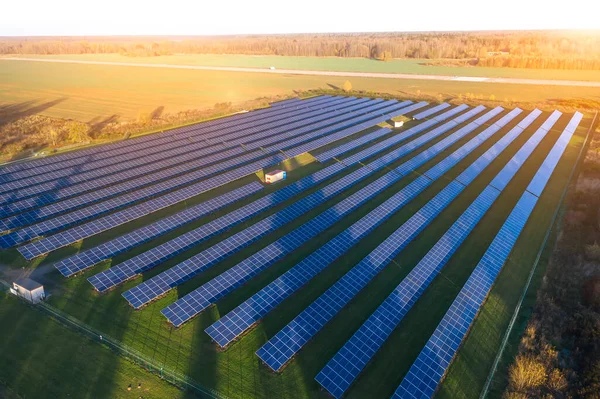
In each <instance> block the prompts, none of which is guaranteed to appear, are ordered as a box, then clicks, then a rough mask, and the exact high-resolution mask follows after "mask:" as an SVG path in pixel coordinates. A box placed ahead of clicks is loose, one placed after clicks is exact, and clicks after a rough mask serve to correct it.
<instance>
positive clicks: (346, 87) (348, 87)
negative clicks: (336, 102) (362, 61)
mask: <svg viewBox="0 0 600 399" xmlns="http://www.w3.org/2000/svg"><path fill="white" fill-rule="evenodd" d="M342 90H344V91H345V92H346V93H350V92H351V91H352V83H350V81H349V80H347V81H345V82H344V85H343V86H342Z"/></svg>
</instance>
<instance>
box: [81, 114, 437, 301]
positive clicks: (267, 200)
mask: <svg viewBox="0 0 600 399" xmlns="http://www.w3.org/2000/svg"><path fill="white" fill-rule="evenodd" d="M423 129H424V128H423V127H422V126H421V125H419V126H415V127H413V128H411V129H409V130H407V131H406V132H404V133H403V134H402V136H401V137H399V136H393V137H390V138H388V139H386V140H384V141H382V142H380V143H378V144H376V145H374V146H372V147H370V148H367V149H364V150H362V151H360V152H359V153H357V154H354V155H352V156H351V157H349V158H346V159H343V163H337V164H334V165H332V166H330V167H327V168H325V169H323V170H321V171H319V172H316V173H314V174H313V175H311V176H308V177H306V178H304V179H302V180H300V181H299V182H297V183H294V184H293V185H292V186H293V187H290V186H288V187H286V188H284V189H282V190H279V191H278V192H276V193H273V194H270V195H268V196H266V197H264V198H262V199H259V200H257V201H255V202H253V203H251V204H248V205H246V206H245V207H243V208H242V209H240V210H238V211H235V212H232V213H230V214H228V215H225V216H223V217H221V218H219V219H217V220H215V221H213V222H210V223H209V224H207V225H206V226H203V227H199V228H198V229H195V230H193V231H191V232H189V233H186V234H184V235H182V236H180V237H177V238H175V239H173V240H171V241H168V242H166V243H164V244H162V245H160V246H158V247H156V248H153V249H152V250H150V251H148V252H145V253H143V254H140V255H138V256H136V257H134V258H132V259H130V260H128V261H125V262H124V263H121V264H120V265H118V266H116V267H114V268H112V269H109V270H107V271H106V272H105V273H101V274H102V276H100V275H98V276H94V277H92V278H90V281H91V282H92V284H93V285H94V287H95V288H96V289H97V290H99V291H104V290H106V289H108V288H110V287H112V286H114V285H116V284H119V283H121V282H123V281H125V280H127V279H129V278H131V277H134V276H135V275H137V274H139V273H141V272H143V271H145V270H148V269H150V268H152V267H154V266H156V265H157V264H159V263H162V262H164V261H165V260H167V259H170V258H171V257H173V256H175V255H177V254H179V253H181V252H183V251H185V250H187V249H188V248H190V247H192V246H194V245H197V244H198V243H200V242H202V241H204V240H206V239H208V238H209V237H212V236H214V235H215V234H218V233H220V232H221V231H224V230H226V229H228V228H231V227H232V226H233V225H236V224H238V223H241V222H242V221H244V220H247V219H248V218H250V217H251V216H254V215H256V214H257V213H260V212H262V211H265V210H266V209H269V208H271V207H273V206H275V205H276V204H279V203H281V202H283V201H284V200H287V199H289V198H291V197H292V196H293V195H296V194H298V193H299V192H301V191H303V190H306V189H308V188H309V187H312V186H314V185H316V184H319V183H321V182H323V181H325V180H326V179H327V178H329V177H332V176H334V175H336V174H337V173H339V172H340V171H342V170H343V169H344V168H345V167H347V166H351V165H354V164H356V163H358V162H361V161H364V160H365V159H367V158H369V157H371V156H373V155H375V154H377V153H379V152H381V151H383V150H386V149H389V147H391V146H393V145H396V144H398V143H400V142H402V141H404V140H407V139H408V138H410V137H412V136H414V135H416V134H418V133H419V132H421V131H422V130H423ZM430 137H431V136H430ZM411 148H415V147H411ZM397 154H400V153H397ZM392 155H393V154H392ZM397 156H399V155H396V157H397ZM392 159H393V158H392ZM389 162H391V160H390V161H389ZM78 262H81V260H79V261H78ZM88 266H91V265H86V264H84V265H82V267H83V268H85V267H88ZM104 274H106V276H105V275H104Z"/></svg>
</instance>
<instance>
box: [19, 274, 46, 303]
mask: <svg viewBox="0 0 600 399" xmlns="http://www.w3.org/2000/svg"><path fill="white" fill-rule="evenodd" d="M10 292H11V293H13V294H14V295H16V296H20V297H21V298H23V299H25V300H26V301H29V302H31V303H38V302H40V301H42V300H43V299H44V298H45V297H46V293H45V292H44V286H43V285H41V284H40V283H38V282H37V281H34V280H32V279H30V278H23V279H20V280H17V281H15V282H14V283H13V286H12V288H11V289H10Z"/></svg>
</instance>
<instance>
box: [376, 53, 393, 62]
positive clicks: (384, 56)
mask: <svg viewBox="0 0 600 399" xmlns="http://www.w3.org/2000/svg"><path fill="white" fill-rule="evenodd" d="M379 59H380V60H381V61H386V62H387V61H391V60H393V59H394V57H392V52H391V51H387V50H386V51H382V52H381V54H380V55H379Z"/></svg>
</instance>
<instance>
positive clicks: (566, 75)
mask: <svg viewBox="0 0 600 399" xmlns="http://www.w3.org/2000/svg"><path fill="white" fill-rule="evenodd" d="M22 57H24V58H42V59H44V58H49V59H62V60H82V61H101V62H128V63H141V64H172V65H202V66H211V67H241V68H265V69H267V68H269V67H271V66H274V67H276V68H278V69H303V70H315V71H342V72H379V73H408V74H417V75H447V76H472V77H492V78H519V79H553V80H581V81H600V71H578V70H560V69H527V68H491V67H466V66H465V67H463V66H442V65H426V64H428V63H431V62H433V61H435V60H433V61H432V60H419V59H395V60H392V61H388V62H382V61H377V60H371V59H367V58H340V57H293V56H277V55H228V54H220V55H217V54H179V55H168V56H161V57H128V56H124V55H119V54H69V55H31V56H30V55H24V56H22Z"/></svg>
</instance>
